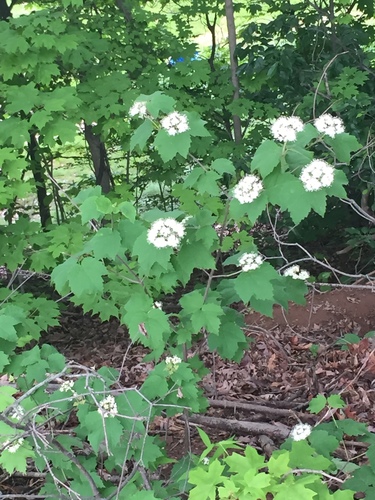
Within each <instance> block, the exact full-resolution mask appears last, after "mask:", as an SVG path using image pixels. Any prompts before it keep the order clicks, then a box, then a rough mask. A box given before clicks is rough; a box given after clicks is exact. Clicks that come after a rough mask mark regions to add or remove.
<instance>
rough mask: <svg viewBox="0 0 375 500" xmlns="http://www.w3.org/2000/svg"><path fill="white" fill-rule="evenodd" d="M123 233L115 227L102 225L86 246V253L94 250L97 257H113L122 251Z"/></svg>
mask: <svg viewBox="0 0 375 500" xmlns="http://www.w3.org/2000/svg"><path fill="white" fill-rule="evenodd" d="M120 248H121V235H120V233H119V232H118V231H115V230H114V229H109V228H106V227H102V228H101V229H99V231H97V233H96V234H95V235H94V236H93V237H92V238H91V240H89V241H88V242H87V243H86V245H85V248H84V251H85V253H90V252H93V253H94V256H95V258H96V259H104V258H108V259H112V260H114V259H115V257H116V255H117V254H118V253H119V252H120Z"/></svg>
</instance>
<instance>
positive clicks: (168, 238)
mask: <svg viewBox="0 0 375 500" xmlns="http://www.w3.org/2000/svg"><path fill="white" fill-rule="evenodd" d="M184 234H185V226H184V224H183V223H182V222H178V221H176V220H175V219H171V218H168V219H158V220H156V221H155V222H153V223H152V224H151V227H150V229H149V230H148V233H147V240H148V242H149V243H150V244H151V245H154V246H155V247H156V248H166V247H172V248H177V247H178V245H179V244H180V242H181V240H182V238H183V236H184Z"/></svg>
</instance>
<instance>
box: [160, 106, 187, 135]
mask: <svg viewBox="0 0 375 500" xmlns="http://www.w3.org/2000/svg"><path fill="white" fill-rule="evenodd" d="M161 126H162V127H163V129H165V130H166V131H167V132H168V134H169V135H176V134H181V133H182V132H186V131H187V130H189V122H188V119H187V116H186V115H184V114H182V113H179V112H178V111H174V112H173V113H170V114H169V115H167V116H165V117H164V118H163V119H162V121H161Z"/></svg>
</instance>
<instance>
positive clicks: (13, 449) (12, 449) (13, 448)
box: [0, 438, 24, 453]
mask: <svg viewBox="0 0 375 500" xmlns="http://www.w3.org/2000/svg"><path fill="white" fill-rule="evenodd" d="M23 442H24V439H23V438H19V439H16V441H12V444H11V445H10V446H8V444H9V443H11V441H10V440H8V441H5V442H4V443H3V444H2V445H0V446H2V447H4V448H6V450H7V451H9V453H15V452H16V451H17V450H18V448H19V447H20V446H22V443H23Z"/></svg>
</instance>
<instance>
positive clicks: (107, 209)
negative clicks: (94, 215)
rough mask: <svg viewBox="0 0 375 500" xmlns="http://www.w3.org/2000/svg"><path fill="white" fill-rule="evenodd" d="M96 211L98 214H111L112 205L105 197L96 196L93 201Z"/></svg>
mask: <svg viewBox="0 0 375 500" xmlns="http://www.w3.org/2000/svg"><path fill="white" fill-rule="evenodd" d="M95 205H96V209H97V210H98V212H99V213H100V214H103V215H107V214H111V213H112V211H113V210H112V203H111V202H110V200H109V199H108V198H107V197H106V196H103V195H101V196H98V197H97V198H96V200H95Z"/></svg>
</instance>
